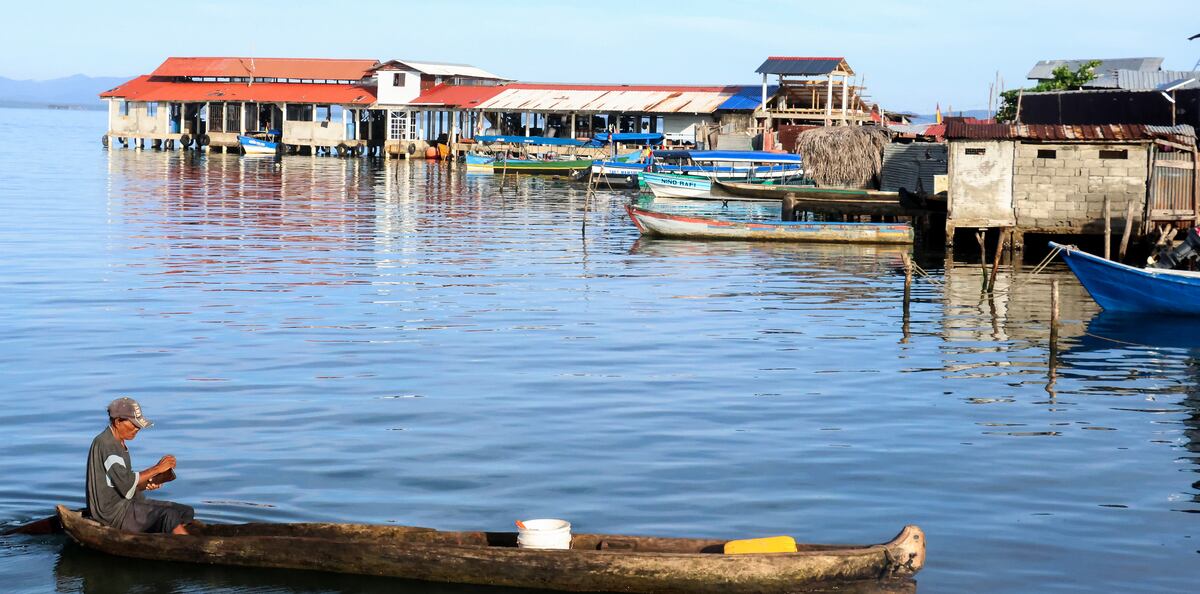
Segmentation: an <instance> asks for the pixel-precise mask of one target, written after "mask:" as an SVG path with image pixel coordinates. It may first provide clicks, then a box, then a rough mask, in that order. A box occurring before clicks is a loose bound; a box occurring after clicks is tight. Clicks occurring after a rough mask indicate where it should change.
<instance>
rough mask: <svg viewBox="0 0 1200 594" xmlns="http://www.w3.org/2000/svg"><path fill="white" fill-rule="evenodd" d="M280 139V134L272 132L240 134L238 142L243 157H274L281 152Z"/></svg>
mask: <svg viewBox="0 0 1200 594" xmlns="http://www.w3.org/2000/svg"><path fill="white" fill-rule="evenodd" d="M278 138H279V137H278V134H276V133H275V131H274V130H271V131H269V132H261V133H257V134H255V133H249V132H248V133H246V134H239V135H238V137H237V141H238V146H240V147H241V149H242V154H243V155H274V154H277V153H278V152H279V141H278Z"/></svg>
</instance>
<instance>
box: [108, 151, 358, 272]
mask: <svg viewBox="0 0 1200 594" xmlns="http://www.w3.org/2000/svg"><path fill="white" fill-rule="evenodd" d="M108 168H109V180H110V187H109V199H108V202H109V212H110V217H111V219H112V220H113V221H115V222H117V223H119V224H122V225H124V226H126V227H132V229H131V230H127V231H124V232H123V233H122V234H120V236H123V237H127V238H132V239H135V240H138V241H141V242H143V243H144V244H145V246H144V247H145V248H148V249H152V252H151V253H154V254H156V256H157V257H158V258H159V260H161V261H162V262H163V265H164V266H165V268H166V272H168V273H196V274H256V273H263V272H270V271H273V270H274V271H278V270H282V269H284V268H287V267H289V266H293V268H292V269H291V272H292V273H299V274H300V275H302V276H305V275H313V274H316V275H319V276H321V277H323V278H325V279H327V278H328V277H329V276H330V275H332V276H338V277H340V276H346V275H347V274H349V272H348V271H345V270H338V263H339V262H342V261H345V260H346V256H345V254H344V253H343V254H341V255H338V253H337V252H344V251H346V250H355V249H363V247H362V246H369V245H370V239H371V238H373V237H374V235H375V190H374V187H373V185H372V178H373V175H372V168H371V165H370V164H369V163H366V162H363V161H359V160H348V161H347V160H334V159H312V158H299V157H298V158H287V159H284V160H283V161H282V163H279V164H276V163H274V162H273V161H270V160H261V159H241V158H239V157H236V156H233V155H228V156H226V155H208V156H204V157H200V156H197V155H195V154H194V153H170V152H167V153H134V152H113V153H110V154H109V159H108ZM301 282H326V281H311V280H310V281H301Z"/></svg>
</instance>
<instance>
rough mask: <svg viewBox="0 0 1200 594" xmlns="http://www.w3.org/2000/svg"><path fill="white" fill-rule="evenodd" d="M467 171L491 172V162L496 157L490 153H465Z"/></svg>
mask: <svg viewBox="0 0 1200 594" xmlns="http://www.w3.org/2000/svg"><path fill="white" fill-rule="evenodd" d="M466 160H467V171H468V172H472V173H491V172H492V163H494V162H495V161H496V158H495V157H493V156H491V155H480V154H476V153H467V159H466Z"/></svg>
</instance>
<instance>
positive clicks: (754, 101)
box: [718, 85, 779, 111]
mask: <svg viewBox="0 0 1200 594" xmlns="http://www.w3.org/2000/svg"><path fill="white" fill-rule="evenodd" d="M778 90H779V87H778V86H777V85H767V97H770V96H772V95H774V94H775V91H778ZM759 105H762V85H759V86H757V87H742V89H741V90H740V91H738V92H737V94H736V95H733V96H732V97H730V98H728V99H726V100H725V102H724V103H722V104H721V107H719V108H718V109H727V110H736V111H754V110H755V109H758V106H759Z"/></svg>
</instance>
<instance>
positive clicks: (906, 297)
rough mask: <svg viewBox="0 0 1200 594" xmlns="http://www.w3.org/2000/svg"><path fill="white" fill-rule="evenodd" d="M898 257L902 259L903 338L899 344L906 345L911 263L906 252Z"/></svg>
mask: <svg viewBox="0 0 1200 594" xmlns="http://www.w3.org/2000/svg"><path fill="white" fill-rule="evenodd" d="M900 257H902V258H904V304H903V309H902V317H901V320H900V321H901V324H900V331H901V333H902V335H903V337H902V338H901V339H900V343H901V344H907V343H908V340H909V315H910V307H909V303H911V301H912V277H913V261H912V256H910V255H908V252H901V253H900Z"/></svg>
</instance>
